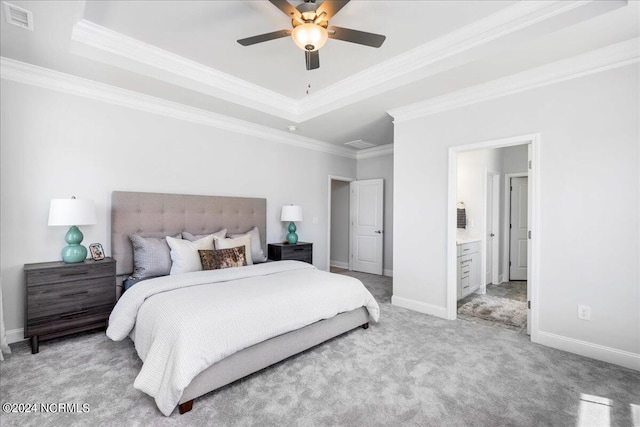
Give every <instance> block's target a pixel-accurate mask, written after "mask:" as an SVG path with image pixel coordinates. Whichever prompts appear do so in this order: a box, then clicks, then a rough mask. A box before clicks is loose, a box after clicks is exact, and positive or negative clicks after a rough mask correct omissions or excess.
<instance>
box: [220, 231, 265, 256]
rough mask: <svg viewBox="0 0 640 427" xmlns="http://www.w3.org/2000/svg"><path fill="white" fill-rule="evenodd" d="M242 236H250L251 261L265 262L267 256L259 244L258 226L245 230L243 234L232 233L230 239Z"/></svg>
mask: <svg viewBox="0 0 640 427" xmlns="http://www.w3.org/2000/svg"><path fill="white" fill-rule="evenodd" d="M242 236H251V258H252V259H253V262H256V263H257V262H265V261H266V260H267V257H266V256H264V251H263V250H262V244H260V231H259V230H258V227H253V228H252V229H251V230H249V231H247V232H246V233H243V234H232V235H231V236H229V237H231V238H232V239H235V238H237V237H242Z"/></svg>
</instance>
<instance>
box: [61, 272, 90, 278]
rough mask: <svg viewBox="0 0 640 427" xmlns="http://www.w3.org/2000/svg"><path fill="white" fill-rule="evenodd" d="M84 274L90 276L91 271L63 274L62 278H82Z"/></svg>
mask: <svg viewBox="0 0 640 427" xmlns="http://www.w3.org/2000/svg"><path fill="white" fill-rule="evenodd" d="M84 274H89V270H84V271H77V272H74V273H62V274H61V275H60V276H62V277H69V276H82V275H84Z"/></svg>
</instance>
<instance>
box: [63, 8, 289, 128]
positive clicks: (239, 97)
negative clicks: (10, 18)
mask: <svg viewBox="0 0 640 427" xmlns="http://www.w3.org/2000/svg"><path fill="white" fill-rule="evenodd" d="M71 40H72V43H79V44H81V45H85V46H89V47H90V48H92V49H93V50H92V52H91V54H90V55H85V53H84V51H83V50H80V49H78V48H77V47H76V46H75V45H73V44H72V47H73V48H74V49H73V50H72V51H74V52H75V53H78V54H81V55H84V56H91V57H92V59H95V60H102V61H103V62H106V63H107V64H110V65H113V63H114V61H113V58H112V57H111V55H116V56H119V57H121V58H124V59H127V60H128V61H129V62H127V64H130V65H131V66H127V67H125V68H127V69H131V70H133V71H135V72H138V73H140V74H143V75H146V76H149V77H153V78H159V79H161V80H164V81H167V82H169V83H173V84H176V85H179V86H183V87H189V88H192V86H193V83H194V82H195V83H197V85H198V87H197V88H196V90H197V91H199V92H202V93H206V94H208V95H213V96H215V97H217V98H220V99H224V100H225V101H229V102H233V103H235V104H239V105H244V106H245V107H249V108H253V109H256V110H259V111H262V112H264V113H269V114H274V115H276V116H278V117H281V118H284V119H287V120H293V121H296V117H297V116H298V105H297V102H295V100H293V99H291V98H289V97H287V96H284V95H281V94H279V93H277V92H274V91H272V90H269V89H265V88H263V87H262V86H259V85H256V84H253V83H249V82H248V81H246V80H242V79H240V78H238V77H235V76H232V75H230V74H227V73H223V72H221V71H218V70H216V69H213V68H210V67H206V66H204V65H202V64H200V63H198V62H195V61H191V60H189V59H187V58H184V57H182V56H180V55H176V54H175V53H171V52H169V51H166V50H164V49H160V48H157V47H155V46H153V45H150V44H147V43H144V42H142V41H140V40H138V39H135V38H133V37H129V36H126V35H124V34H121V33H118V32H116V31H113V30H110V29H108V28H105V27H102V26H100V25H97V24H95V23H93V22H91V21H87V20H84V19H82V20H80V21H78V22H77V23H76V24H75V25H74V27H73V32H72V34H71ZM96 51H103V52H106V53H107V54H108V55H107V56H106V57H105V56H104V55H103V56H100V55H96ZM121 62H122V61H117V62H116V65H124V64H121ZM141 66H142V67H141ZM132 67H133V68H132ZM185 81H190V82H191V84H189V83H187V82H185Z"/></svg>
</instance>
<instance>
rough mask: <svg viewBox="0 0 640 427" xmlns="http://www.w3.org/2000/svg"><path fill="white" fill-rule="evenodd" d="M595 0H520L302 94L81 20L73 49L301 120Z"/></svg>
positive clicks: (428, 71) (431, 72)
mask: <svg viewBox="0 0 640 427" xmlns="http://www.w3.org/2000/svg"><path fill="white" fill-rule="evenodd" d="M590 3H591V1H590V0H572V1H569V0H553V1H551V0H549V1H528V2H517V3H515V4H514V5H512V6H509V7H506V8H504V9H502V10H499V11H498V12H496V13H493V14H491V15H489V16H486V17H484V18H482V19H480V20H478V21H475V22H473V23H471V24H469V25H466V26H464V27H462V28H459V29H457V30H455V31H452V32H450V33H448V34H445V35H443V36H441V37H438V38H436V39H434V40H431V41H429V42H427V43H425V44H423V45H421V46H418V47H417V48H414V49H412V50H410V51H408V52H405V53H403V54H400V55H397V56H395V57H393V58H390V59H388V60H386V61H383V62H382V63H380V64H377V65H374V66H372V67H370V68H368V69H366V70H364V71H361V72H359V73H357V74H355V75H352V76H350V77H348V78H345V79H343V80H341V81H339V82H337V83H335V84H333V85H331V86H328V87H326V88H324V89H322V90H319V91H318V92H315V93H313V94H311V95H309V96H307V97H305V98H303V99H301V100H296V99H293V98H290V97H287V96H284V95H281V94H279V93H276V92H274V91H271V90H268V89H265V88H263V87H260V86H258V85H255V84H253V83H249V82H247V81H245V80H242V79H239V78H237V77H234V76H231V75H229V74H226V73H222V72H220V71H218V70H215V69H213V68H210V67H206V66H204V65H202V64H199V63H197V62H195V61H191V60H188V59H186V58H184V57H181V56H178V55H175V54H173V53H171V52H168V51H165V50H163V49H159V48H157V47H155V46H152V45H149V44H146V43H144V42H141V41H139V40H136V39H134V38H131V37H128V36H125V35H123V34H120V33H117V32H115V31H112V30H109V29H107V28H104V27H101V26H99V25H96V24H94V23H92V22H90V21H86V20H84V19H83V20H80V21H78V22H77V23H76V24H75V26H74V28H73V31H72V34H71V50H72V52H74V53H76V54H79V55H83V56H87V57H89V58H91V59H93V60H99V61H103V62H106V63H108V64H110V65H114V66H118V67H121V68H124V69H127V70H130V71H135V72H137V73H140V74H143V75H146V76H150V77H153V78H157V79H161V80H164V81H168V82H170V83H172V84H176V85H179V86H182V87H187V88H190V89H194V86H197V87H196V88H195V90H197V91H199V92H202V93H208V94H210V95H214V96H216V97H219V98H222V99H225V100H227V101H230V102H234V103H237V104H240V105H244V106H247V107H250V108H254V109H257V110H259V111H263V112H266V113H269V114H273V115H275V116H278V117H281V118H285V119H287V120H291V121H294V122H297V123H300V122H303V121H306V120H309V119H312V118H315V117H318V116H320V115H322V114H325V113H327V112H330V111H335V110H337V109H339V108H343V107H345V106H347V105H350V104H353V103H355V102H359V101H361V100H363V99H367V98H370V97H372V96H375V95H378V94H380V93H384V92H386V91H389V90H391V89H394V88H397V87H400V86H403V85H406V84H408V83H411V82H413V81H417V80H420V79H424V78H425V77H428V76H429V75H434V74H437V73H441V72H443V71H445V70H447V69H449V68H451V67H452V66H453V64H448V65H447V64H444V63H443V61H444V60H445V59H447V58H450V57H452V56H454V55H457V54H461V53H463V52H465V51H468V50H470V49H474V48H477V47H479V46H482V45H485V44H487V43H489V42H491V41H494V40H496V39H499V38H501V37H504V36H506V35H509V34H512V33H514V32H516V31H519V30H522V29H524V28H527V27H529V26H531V25H533V24H537V23H540V22H543V21H546V20H548V19H551V18H553V17H557V16H559V15H562V14H564V13H567V12H570V11H572V10H574V9H578V8H581V7H583V6H585V5H588V4H590Z"/></svg>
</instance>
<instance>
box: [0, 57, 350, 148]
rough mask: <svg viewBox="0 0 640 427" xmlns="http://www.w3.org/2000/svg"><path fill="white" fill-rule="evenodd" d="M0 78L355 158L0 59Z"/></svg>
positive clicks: (172, 104)
mask: <svg viewBox="0 0 640 427" xmlns="http://www.w3.org/2000/svg"><path fill="white" fill-rule="evenodd" d="M0 76H1V78H3V79H5V80H12V81H16V82H19V83H24V84H28V85H32V86H38V87H43V88H45V89H51V90H56V91H58V92H63V93H68V94H71V95H76V96H80V97H83V98H89V99H93V100H97V101H101V102H106V103H109V104H114V105H118V106H121V107H126V108H133V109H136V110H140V111H145V112H148V113H152V114H159V115H162V116H166V117H171V118H174V119H178V120H184V121H188V122H192V123H197V124H201V125H204V126H210V127H214V128H217V129H223V130H227V131H230V132H235V133H239V134H244V135H250V136H254V137H258V138H264V139H267V140H270V141H274V142H279V143H282V144H287V145H293V146H296V147H300V148H305V149H308V150H314V151H320V152H323V153H327V154H334V155H337V156H342V157H347V158H350V159H355V158H356V151H354V150H350V149H347V148H344V147H341V146H338V145H335V144H330V143H328V142H324V141H320V140H317V139H313V138H308V137H304V136H300V135H292V134H291V133H290V132H285V131H281V130H277V129H273V128H270V127H267V126H262V125H259V124H256V123H252V122H247V121H245V120H240V119H236V118H233V117H229V116H225V115H222V114H217V113H213V112H211V111H206V110H201V109H199V108H195V107H190V106H187V105H184V104H179V103H177V102H172V101H167V100H165V99H161V98H156V97H153V96H149V95H144V94H141V93H139V92H134V91H131V90H126V89H121V88H118V87H115V86H110V85H107V84H104V83H99V82H95V81H92V80H88V79H83V78H80V77H76V76H73V75H70V74H65V73H60V72H58V71H54V70H50V69H47V68H43V67H38V66H36V65H32V64H27V63H24V62H20V61H15V60H13V59H9V58H5V57H0Z"/></svg>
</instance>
